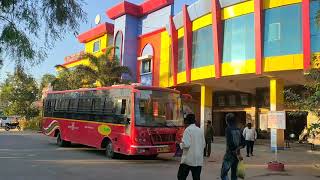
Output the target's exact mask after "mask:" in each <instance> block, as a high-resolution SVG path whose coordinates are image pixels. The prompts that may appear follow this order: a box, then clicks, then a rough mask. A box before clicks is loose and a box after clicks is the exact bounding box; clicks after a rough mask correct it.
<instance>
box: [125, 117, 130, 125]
mask: <svg viewBox="0 0 320 180" xmlns="http://www.w3.org/2000/svg"><path fill="white" fill-rule="evenodd" d="M125 123H126V125H129V124H130V123H131V120H130V118H128V117H126V121H125Z"/></svg>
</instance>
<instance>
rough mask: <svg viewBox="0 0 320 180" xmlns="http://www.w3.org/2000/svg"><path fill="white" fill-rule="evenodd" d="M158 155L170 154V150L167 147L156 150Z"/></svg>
mask: <svg viewBox="0 0 320 180" xmlns="http://www.w3.org/2000/svg"><path fill="white" fill-rule="evenodd" d="M157 151H158V153H166V152H170V148H169V147H161V148H158V149H157Z"/></svg>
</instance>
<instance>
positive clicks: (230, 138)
mask: <svg viewBox="0 0 320 180" xmlns="http://www.w3.org/2000/svg"><path fill="white" fill-rule="evenodd" d="M226 124H227V128H226V153H225V155H224V158H223V162H222V167H221V179H222V180H228V179H229V178H228V172H229V170H230V169H231V180H237V179H238V177H237V167H238V163H239V161H241V160H243V158H242V156H241V153H240V149H242V148H244V146H245V143H244V138H243V136H242V134H241V132H240V129H239V128H237V125H236V119H235V115H234V114H233V113H228V114H227V115H226Z"/></svg>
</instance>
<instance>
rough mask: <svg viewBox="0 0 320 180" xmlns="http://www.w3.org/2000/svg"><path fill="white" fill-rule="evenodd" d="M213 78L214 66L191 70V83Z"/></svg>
mask: <svg viewBox="0 0 320 180" xmlns="http://www.w3.org/2000/svg"><path fill="white" fill-rule="evenodd" d="M214 77H215V67H214V65H210V66H204V67H200V68H195V69H191V81H196V80H200V79H207V78H214Z"/></svg>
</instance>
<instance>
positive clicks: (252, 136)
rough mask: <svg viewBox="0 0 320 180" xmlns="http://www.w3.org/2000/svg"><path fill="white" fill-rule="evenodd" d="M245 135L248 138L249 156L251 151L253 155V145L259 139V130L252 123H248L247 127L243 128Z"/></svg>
mask: <svg viewBox="0 0 320 180" xmlns="http://www.w3.org/2000/svg"><path fill="white" fill-rule="evenodd" d="M243 137H244V138H245V140H246V146H247V157H250V156H249V153H250V154H251V156H253V145H254V142H255V140H256V139H257V132H256V130H255V129H254V128H253V127H252V124H251V123H248V124H247V127H246V128H244V130H243Z"/></svg>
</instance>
